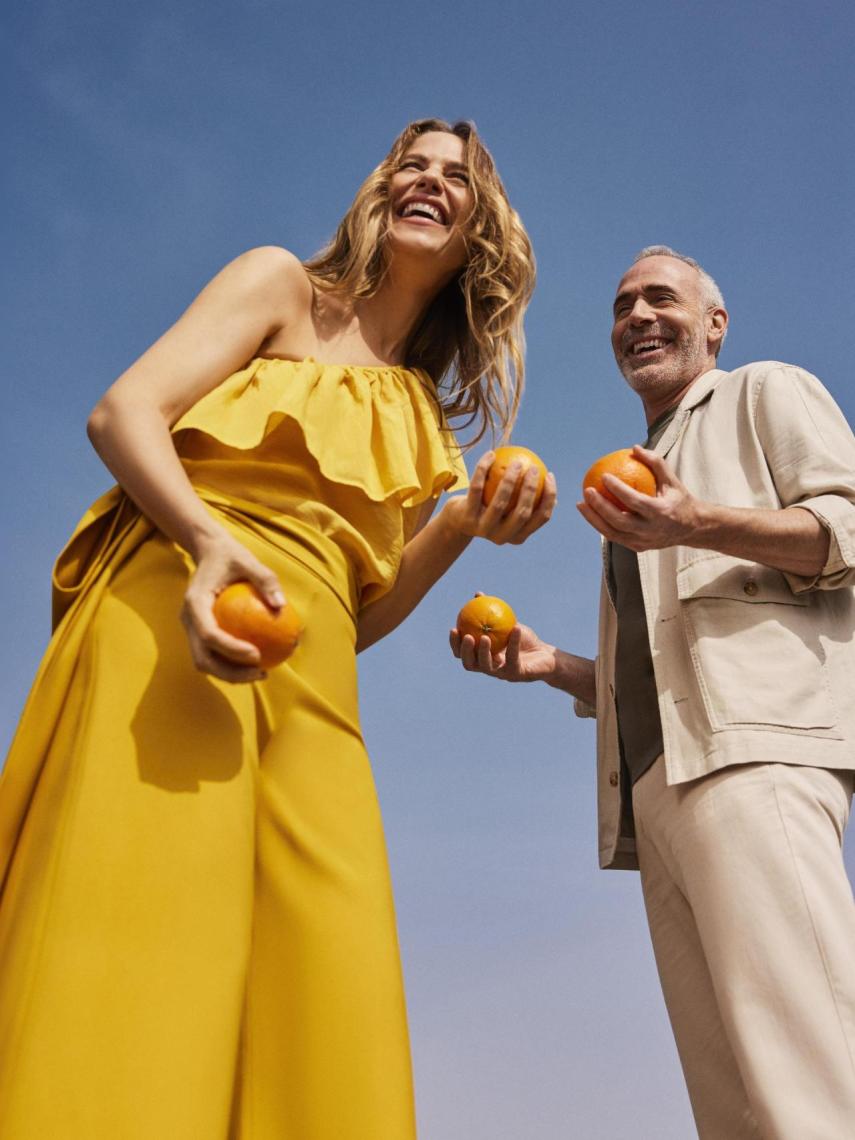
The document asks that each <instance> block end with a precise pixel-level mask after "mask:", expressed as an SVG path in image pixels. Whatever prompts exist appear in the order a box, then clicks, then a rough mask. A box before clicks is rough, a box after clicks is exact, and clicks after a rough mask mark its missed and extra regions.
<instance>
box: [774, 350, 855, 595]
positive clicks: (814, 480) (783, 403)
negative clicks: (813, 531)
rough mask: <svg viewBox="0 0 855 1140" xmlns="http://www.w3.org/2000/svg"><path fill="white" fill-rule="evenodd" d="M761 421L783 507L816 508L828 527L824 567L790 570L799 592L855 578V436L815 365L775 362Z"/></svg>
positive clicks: (850, 582)
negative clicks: (800, 571) (810, 573)
mask: <svg viewBox="0 0 855 1140" xmlns="http://www.w3.org/2000/svg"><path fill="white" fill-rule="evenodd" d="M755 425H756V429H757V434H758V436H759V439H760V442H761V445H762V447H763V452H764V454H765V456H766V459H767V462H768V464H769V470H770V471H771V473H772V478H773V479H774V481H775V486H776V489H777V491H778V495H779V498H780V500H781V503H782V505H783V506H784V507H796V506H797V507H802V508H804V509H805V510H808V511H810V512H811V513H812V514H814V515H815V516H816V518H817V519H819V521H820V522H821V523H822V525H823V526H824V527H825V528H826V530H827V531H828V534H829V540H830V541H829V549H828V558H827V560H826V563H825V566H823V568H822V570H821V571H820V573H819V574H817V575H814V576H804V575H800V574H789V573H785V575H784V576H785V578H786V579H787V582H788V583H789V585H790V589H791V590H792V591H793V593H795V594H800V593H804V592H805V591H807V590H836V589H839V588H840V587H842V586H853V585H855V436H853V434H852V430H851V428H850V427H849V424H848V423H847V422H846V419H845V417H844V415H843V413H842V412H841V410H840V408H839V407H838V406H837V404H836V403H835V402H834V400H833V399H832V397H831V395H830V394H829V392H828V391H827V390H826V389H825V388H824V387H823V385H822V384H821V383H820V382H819V380H817V378H816V377H815V376H811V374H810V373H809V372H805V371H804V370H803V369H801V368H795V367H793V366H792V365H788V364H780V365H775V366H774V367H772V368H771V369H770V371H769V373H768V374H767V375H766V377H765V378H764V380H763V383H762V385H761V387H760V389H759V392H758V395H757V403H756V407H755Z"/></svg>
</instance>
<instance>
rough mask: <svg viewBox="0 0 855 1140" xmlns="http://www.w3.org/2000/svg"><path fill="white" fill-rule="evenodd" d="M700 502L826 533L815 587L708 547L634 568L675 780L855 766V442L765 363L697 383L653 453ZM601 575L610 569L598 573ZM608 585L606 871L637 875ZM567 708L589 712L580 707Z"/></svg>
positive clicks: (825, 409) (837, 414) (822, 394)
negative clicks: (781, 515) (782, 511)
mask: <svg viewBox="0 0 855 1140" xmlns="http://www.w3.org/2000/svg"><path fill="white" fill-rule="evenodd" d="M655 450H656V451H657V452H658V454H660V455H663V456H667V458H668V462H669V464H670V465H671V466H672V467H673V469H674V470H675V471H676V473H677V475H678V477H679V478H680V479H681V480H682V481H683V483H684V484H685V485H686V486H687V487H688V489H689V490H690V491H691V492H692V493H693V494H694V495H696V496H697V497H698V498H700V499H704V500H707V501H710V502H716V503H721V504H724V505H727V506H733V507H771V508H781V507H794V506H798V507H803V508H805V509H807V510H809V511H812V512H813V513H814V514H815V515H816V517H817V518H818V519H820V521H821V522H822V523H823V524H824V526H825V527H826V528H827V530H828V531H829V533H830V549H829V554H828V560H827V562H826V565H825V566H824V568H823V570H822V572H821V573H820V574H819V575H817V576H816V577H815V578H803V577H799V576H798V575H794V574H785V573H782V572H780V571H778V570H773V569H771V568H770V567H768V566H763V565H760V564H758V563H756V562H750V561H746V560H743V559H739V558H732V557H730V556H729V555H726V554H718V553H716V552H715V551H713V550H697V549H694V548H691V547H686V546H674V547H668V548H666V549H664V550H650V551H645V552H643V553H641V554H640V555H639V558H638V563H639V571H640V577H641V588H642V593H643V596H644V606H645V611H646V615H647V630H648V634H649V637H650V646H651V652H652V658H653V670H654V674H655V677H656V689H657V693H658V698H659V712H660V716H661V719H662V736H663V743H664V749H665V766H666V773H667V780H668V783H669V784H678V783H682V782H684V781H686V780H693V779H695V778H697V777H698V776H703V775H705V774H707V773H709V772H713V771H715V770H717V769H719V768H724V767H726V766H728V765H730V764H745V763H750V762H758V761H760V762H767V761H780V762H782V763H789V764H805V765H812V766H815V767H823V768H849V769H851V768H855V589H853V587H855V437H853V434H852V432H851V430H850V428H849V426H848V424H847V423H846V420H845V419H844V417H843V414H842V413H841V411H840V409H839V408H838V407H837V405H836V404H835V403H834V401H833V400H832V398H831V396H830V395H829V394H828V392H827V391H826V390H825V388H824V387H823V386H822V384H820V382H819V381H818V380H817V379H816V378H815V377H813V376H811V375H810V374H809V373H807V372H805V371H803V370H802V369H800V368H795V367H793V366H792V365H789V364H780V363H778V362H776V361H765V362H763V363H758V364H748V365H746V366H745V367H743V368H738V369H736V370H735V371H734V372H722V371H719V370H718V369H714V370H713V371H711V372H707V373H706V374H705V375H703V376H701V377H700V378H699V379H698V380H696V381H695V383H694V384H693V385H692V387H691V388H690V389H689V391H688V392H687V393H686V395H685V397H684V398H683V400H682V401H681V403H680V406H679V408H678V410H677V413H676V415H675V417H674V419H673V420H672V421H671V423H670V425H669V426H668V429H667V430H666V432H665V434H664V435H663V436H662V438H661V439H660V441H659V443H658V445H657V446H656V449H655ZM606 569H607V568H606ZM607 583H608V575H607V573H604V576H603V584H602V592H601V601H600V627H599V647H598V656H597V662H596V677H597V708H596V713H595V715H596V717H597V766H598V781H597V785H598V804H599V820H600V826H599V844H600V865H601V866H603V867H613V868H636V867H637V865H638V864H637V861H636V856H635V840H634V838H633V835H632V826H631V817H630V816H629V813H628V812H626V811H625V810H624V808H625V805H624V804H623V803H622V788H621V783H622V781H621V778H620V757H619V746H618V731H617V718H616V714H615V704H614V655H615V635H616V627H617V621H616V615H615V609H614V605H613V601H612V598H611V597H610V595H609V590H608V584H607ZM577 712H578V713H579V714H580V715H582V716H585V715H589V716H590V715H594V710H593V709H590V708H589V707H587V706H584V705H582V704H581V703H580V702H577Z"/></svg>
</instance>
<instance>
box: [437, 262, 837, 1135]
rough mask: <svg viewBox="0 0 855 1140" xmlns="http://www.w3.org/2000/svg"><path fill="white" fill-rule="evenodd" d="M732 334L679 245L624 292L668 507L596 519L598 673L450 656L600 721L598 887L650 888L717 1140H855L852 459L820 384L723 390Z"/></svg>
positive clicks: (515, 643)
mask: <svg viewBox="0 0 855 1140" xmlns="http://www.w3.org/2000/svg"><path fill="white" fill-rule="evenodd" d="M727 319H728V318H727V312H726V310H725V307H724V303H723V300H722V297H721V293H720V291H719V290H718V287H717V286H716V284H715V282H714V281H713V280H712V278H710V277H709V275H708V274H706V273H705V272H704V270H703V269H701V267H700V266H699V265H698V264H697V262H695V261H694V260H692V259H691V258H687V257H685V256H684V255H682V254H679V253H676V252H675V251H673V250H671V249H669V248H668V247H665V246H653V247H649V248H648V249H645V250H643V251H642V252H641V253H640V254H639V255H638V257H637V259H636V261H635V262H634V264H633V265H632V266H631V267H630V269H629V270H628V271H627V273H626V274H624V277H623V278H622V280H621V282H620V284H619V286H618V289H617V296H616V298H615V302H614V327H613V331H612V346H613V349H614V353H615V357H616V359H617V363H618V366H619V367H620V370H621V372H622V373H623V375H624V377H625V378H626V380H627V382H628V383H629V385H630V387H631V388H632V389H633V390H634V391H635V392H637V393H638V395H639V396H640V398H641V401H642V404H643V406H644V411H645V415H646V418H647V424H648V429H649V435H648V440H647V446H646V447H645V448H637V449H636V450H635V454H636V455H637V456H638V458H640V459H642V460H643V461H644V462H645V463H647V464H648V466H649V467H650V468H651V469H652V471H653V473H654V474H655V476H656V482H657V494H656V496H655V497H649V496H645V495H642V494H639V493H638V492H636V491H634V490H633V489H632V488H630V487H629V486H627V485H626V484H625V483H622V482H620V481H619V480H617V479H615V478H614V477H612V476H606V477H605V480H604V485H605V486H606V487H607V488H608V490H609V491H610V492H611V494H613V495H614V496H615V498H617V499H619V500H620V502H621V503H622V504H623V506H624V507H625V508H626V509H625V510H620V509H618V508H617V507H615V506H614V505H613V504H612V503H610V502H609V501H608V500H607V499H606V498H605V497H604V496H603V495H601V494H598V493H597V491H595V490H592V489H589V490H587V491H586V492H585V498H584V501H583V502H581V503H579V504H578V508H579V510H580V512H581V513H582V515H583V516H584V517H585V519H587V521H588V522H589V523H590V524H591V525H592V526H594V527H595V528H596V529H597V530H598V531H599V532H600V534H601V535H602V536H603V538H604V539H605V541H606V560H605V566H606V569H605V574H604V580H603V589H602V599H601V609H600V629H599V651H598V656H597V659H596V662H594V661H591V660H589V659H587V658H583V657H577V656H575V655H573V654H570V653H566V652H564V651H562V650H560V649H556V648H555V647H554V646H552V645H549V644H548V643H546V642H544V641H542V640H541V639H540V638H539V637H538V636H537V635H536V634H535V633H534V632H533V631H532V630H530V629H527V628H526V627H517V628H516V629H515V630H514V632H513V634H512V635H511V640H510V642H509V644H508V647H507V650H506V651H505V652H504V653H502V654H499V655H498V656H497V657H495V658H493V657H491V655H490V645H489V640H488V639H487V638H486V637H482V638H481V639H480V643H479V644H478V645H475V643H474V639H473V638H471V637H467V638H463V639H461V638H460V637H459V635H458V634H457V633H456V632H453V633H452V649H453V650H454V652H455V653H456V655H457V656H459V657H460V658H461V660H462V662H463V664H464V666H465V667H466V668H467V669H470V670H477V671H480V672H483V673H487V674H490V675H492V676H495V677H499V678H503V679H505V680H509V681H532V680H543V681H545V682H547V684H550V685H553V686H554V687H556V688H558V689H563V690H565V691H566V692H568V693H570V694H572V695H573V696H575V697H576V708H577V712H579V713H580V714H581V715H593V712H594V709H595V710H596V717H597V730H598V732H597V737H598V742H597V753H598V770H599V776H598V794H599V808H600V858H601V864H602V865H603V866H605V867H636V866H639V867H640V870H641V879H642V887H643V891H644V898H645V905H646V909H647V915H648V920H649V924H650V930H651V936H652V939H653V945H654V950H655V954H656V960H657V965H658V968H659V974H660V977H661V980H662V987H663V992H664V995H665V1000H666V1003H667V1006H668V1012H669V1016H670V1018H671V1023H672V1026H673V1029H674V1034H675V1037H676V1040H677V1046H678V1050H679V1053H680V1059H681V1062H682V1065H683V1070H684V1073H685V1077H686V1082H687V1085H688V1088H689V1095H690V1098H691V1102H692V1108H693V1111H694V1114H695V1120H696V1123H697V1127H698V1132H699V1135H700V1136H701V1138H702V1140H747V1138H748V1137H763V1138H764V1140H852V1137H855V906H853V899H852V890H851V887H850V885H849V882H848V879H847V876H846V870H845V866H844V863H843V857H842V849H841V847H842V837H843V831H844V828H845V826H846V822H847V819H848V814H849V808H850V803H851V798H852V790H853V770H855V641H853V635H855V591H853V585H854V584H855V439H853V436H852V432H851V431H850V430H849V427H848V425H847V424H846V421H845V420H844V418H843V416H842V415H841V413H840V411H839V410H838V408H837V406H836V405H835V404H834V402H833V400H832V399H831V397H830V396H829V395H828V393H827V392H826V391H825V389H824V388H823V387H822V385H821V384H820V383H819V382H818V381H817V380H816V379H814V377H812V376H810V375H808V374H807V373H805V372H803V371H802V370H801V369H798V368H794V367H792V366H790V365H786V364H779V363H775V362H766V363H762V364H749V365H747V366H745V367H742V368H737V369H736V370H735V371H733V372H729V373H728V372H723V371H720V370H719V369H718V368H717V367H716V358H717V355H718V351H719V349H720V347H721V343H722V340H723V339H724V335H725V331H726V328H727ZM524 493H525V491H524Z"/></svg>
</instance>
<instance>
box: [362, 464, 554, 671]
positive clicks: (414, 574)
mask: <svg viewBox="0 0 855 1140" xmlns="http://www.w3.org/2000/svg"><path fill="white" fill-rule="evenodd" d="M492 461H493V452H491V451H488V452H487V453H486V455H484V456H482V458H481V459H480V460H479V462H478V465H477V466H476V468H475V471H474V472H473V474H472V482H471V483H470V485H469V491H468V492H467V494H466V495H460V496H457V497H456V498H453V499H449V500H448V501H447V502H446V503H445V504H444V506H443V508H442V510H441V511H440V512H439V514H438V515H437V516H436V518H433V519H431V520H430V522H428V523H427V525H424V526H423V529H421V530H420V531H419V532H418V533H417V534H416V536H415V537H414V538H413V539H411V540H410V542H408V543H407V545H406V546H405V547H404V552H403V555H402V557H401V565H400V567H399V569H398V576H397V578H396V579H395V584H394V586H393V587H392V588H391V589H390V590H389V591H388V592H387V593H386V594H384V595H383V596H382V598H379V599H378V600H377V601H376V602H373V603H372V604H371V605H369V606H366V607H365V609H364V610H363V611H362V612H361V613H360V615H359V629H358V634H357V641H356V648H357V652H359V651H361V650H363V649H367V648H368V646H369V645H373V644H374V642H375V641H379V640H380V638H382V637H385V636H386V634H387V633H391V631H392V630H393V629H395V627H396V626H398V625H400V624H401V622H402V621H403V620H404V618H405V617H407V616H408V615H409V614H410V613H412V611H413V610H414V609H415V607H416V606H417V605H418V603H419V602H420V601H421V600H422V598H423V597H424V596H425V594H426V593H427V592H428V590H430V588H431V586H433V585H434V583H435V582H437V581H438V580H439V579H440V578H441V577H442V575H443V574H444V573H445V572H446V570H448V568H449V567H450V566H451V565H452V563H454V562H455V561H456V560H457V559H458V558H459V557H460V555H461V554H462V553H463V551H464V550H465V549H466V547H467V546H468V545H469V543H470V542H471V541H472V539H473V538H474V537H476V536H479V537H482V538H488V539H490V540H491V541H492V542H496V543H500V544H501V543H506V542H510V543H515V544H518V543H521V542H524V541H525V540H526V538H528V536H529V535H530V534H533V533H534V531H536V530H538V529H539V528H540V527H541V526H543V524H544V523H546V522H548V520H549V518H550V516H551V514H552V511H553V509H554V507H555V499H556V489H555V478H554V476H553V475H551V474H550V475H549V476H548V477H547V480H546V484H545V486H544V490H543V496H542V497H541V500H540V503H539V504H538V506H537V507H535V505H534V501H535V496H536V493H537V481H538V473H537V470H536V469H535V468H534V467H531V468H529V469H528V471H527V472H526V475H525V477H524V479H523V482H522V486H521V490H520V496H519V500H518V501H517V505H516V506H515V507H514V509H513V510H512V511H510V512H508V513H505V512H506V511H507V508H508V504H509V502H510V499H511V495H512V494H513V492H514V489H515V487H516V485H517V480H518V478H519V475H520V472H521V465H520V464H519V463H516V464H512V465H511V466H510V467H509V468H508V470H507V472H506V473H505V477H504V479H503V480H502V482H501V483H500V484H499V487H498V488H497V490H496V493H495V495H494V496H493V499H492V500H491V502H490V504H489V505H488V506H486V507H485V506H484V505H483V502H482V496H483V492H484V480H485V478H486V476H487V472H488V470H489V469H490V464H491V463H492Z"/></svg>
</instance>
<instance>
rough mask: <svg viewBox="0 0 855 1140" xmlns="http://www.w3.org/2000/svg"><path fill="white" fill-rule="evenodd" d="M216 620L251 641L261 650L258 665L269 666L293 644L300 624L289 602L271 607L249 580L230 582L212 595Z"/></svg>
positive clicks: (229, 631)
mask: <svg viewBox="0 0 855 1140" xmlns="http://www.w3.org/2000/svg"><path fill="white" fill-rule="evenodd" d="M214 617H215V618H216V620H217V624H218V625H219V626H220V628H221V629H224V630H225V631H226V633H230V634H231V635H232V637H239V638H240V639H241V641H249V642H251V643H252V644H253V645H254V646H255V647H256V648H257V649H258V651H259V652H260V653H261V662H260V664H261V668H262V669H272V668H273V666H274V665H279V664H281V663H282V662H283V661H284V660H285V659H286V658H287V657H290V656H291V654H292V653H293V652H294V650H295V649H296V648H297V642H298V641H299V640H300V634H301V632H302V627H301V624H300V618H299V616H298V614H297V611H296V610H295V609H294V607H293V606H292V605H291V603H290V602H286V603H285V605H284V606H283V607H282V608H281V609H280V610H274V609H271V608H270V606H268V604H267V603H266V602H265V601H264V599H263V598H262V596H261V594H259V592H258V590H256V588H255V586H253V585H252V584H251V583H250V582H232V584H231V585H230V586H226V588H225V589H224V590H222V591H221V592H220V593H219V594H217V596H216V598H215V599H214Z"/></svg>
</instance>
